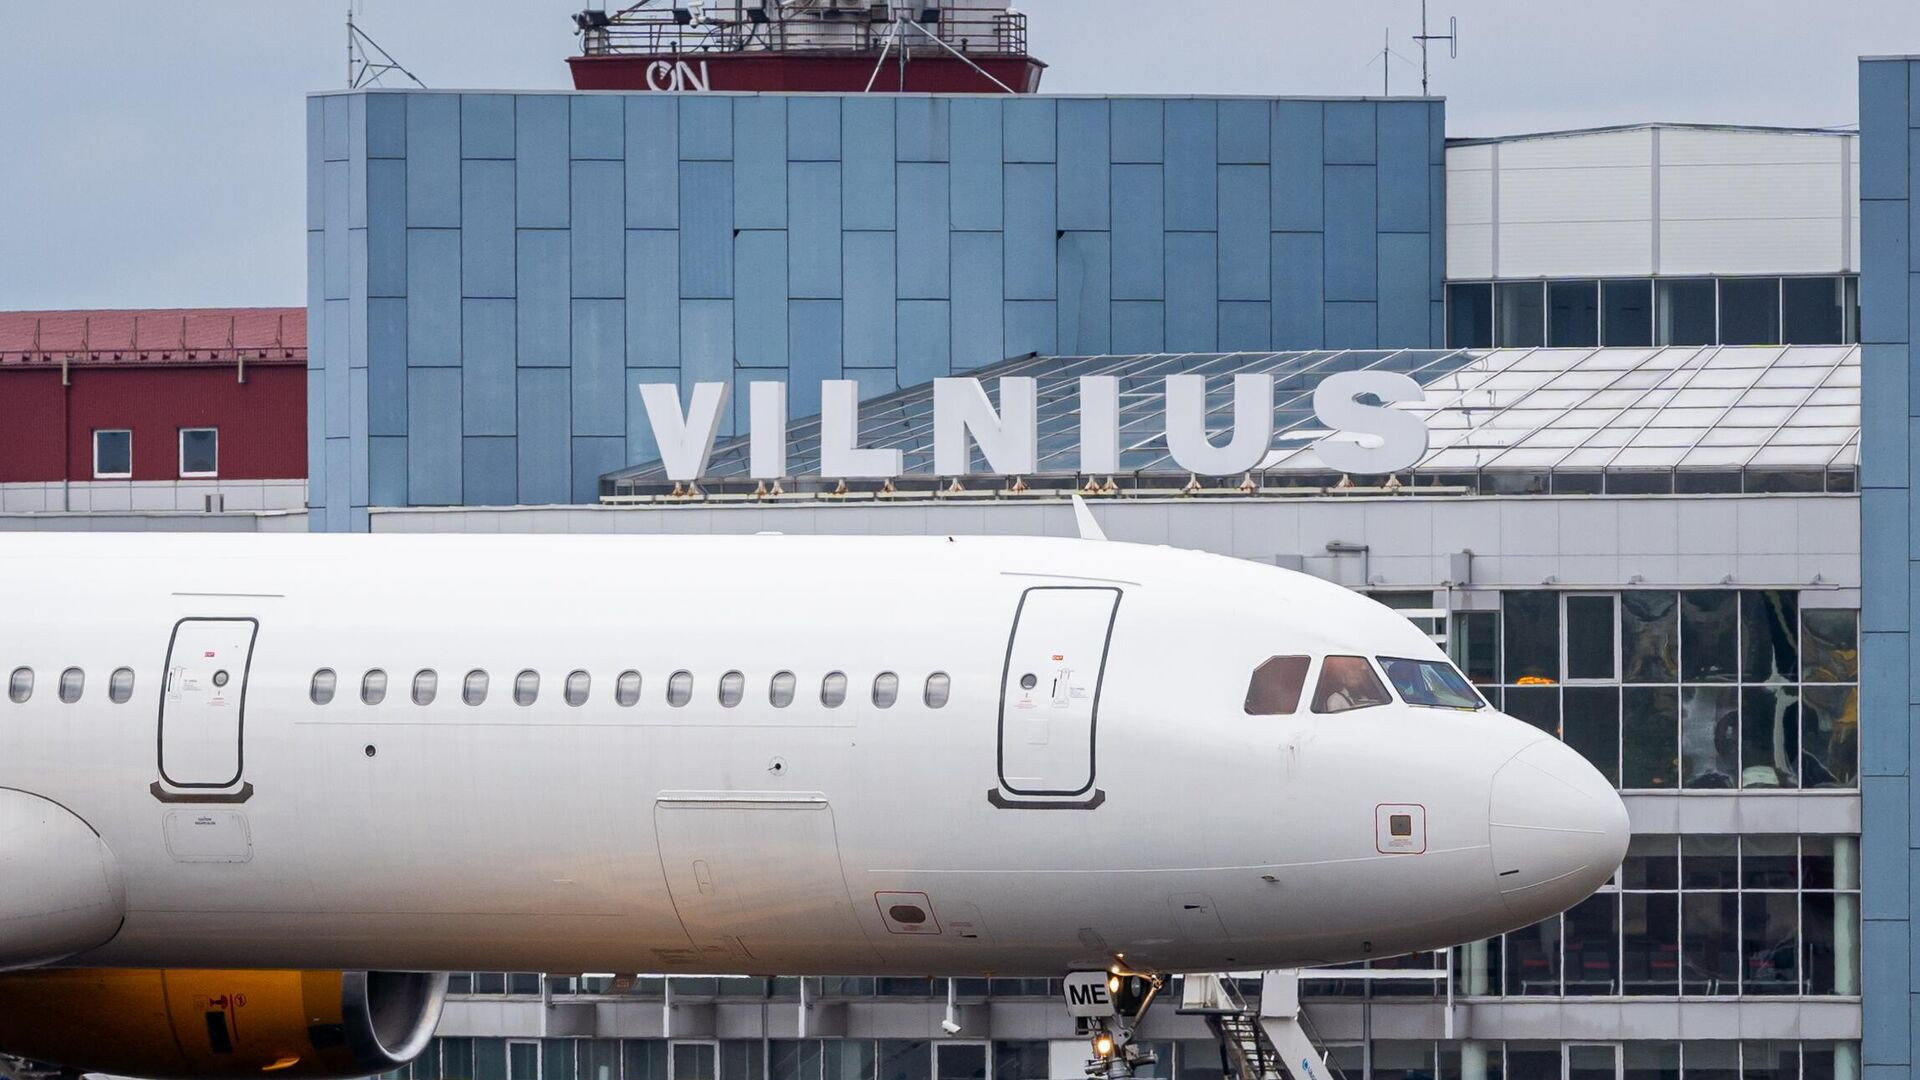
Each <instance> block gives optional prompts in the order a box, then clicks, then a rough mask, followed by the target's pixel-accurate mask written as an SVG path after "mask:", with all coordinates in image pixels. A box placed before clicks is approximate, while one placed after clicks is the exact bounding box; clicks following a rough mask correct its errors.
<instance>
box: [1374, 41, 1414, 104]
mask: <svg viewBox="0 0 1920 1080" xmlns="http://www.w3.org/2000/svg"><path fill="white" fill-rule="evenodd" d="M1395 60H1399V61H1400V62H1401V63H1403V64H1411V63H1413V61H1411V60H1409V59H1407V58H1406V57H1404V56H1401V55H1400V54H1399V53H1397V52H1394V51H1393V28H1392V27H1388V28H1387V29H1385V30H1383V31H1381V33H1380V52H1379V53H1378V54H1376V55H1375V56H1374V58H1373V59H1372V60H1369V61H1367V66H1368V67H1372V66H1373V65H1374V64H1376V63H1378V64H1379V65H1380V96H1381V97H1392V96H1393V62H1394V61H1395Z"/></svg>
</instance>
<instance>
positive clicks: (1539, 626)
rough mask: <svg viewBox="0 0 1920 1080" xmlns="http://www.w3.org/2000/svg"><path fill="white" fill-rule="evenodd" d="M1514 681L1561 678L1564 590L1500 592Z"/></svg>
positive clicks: (1508, 669)
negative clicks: (1561, 598)
mask: <svg viewBox="0 0 1920 1080" xmlns="http://www.w3.org/2000/svg"><path fill="white" fill-rule="evenodd" d="M1500 614H1501V621H1502V622H1503V623H1504V624H1505V626H1504V630H1505V633H1504V635H1503V638H1504V643H1505V646H1506V650H1505V651H1506V663H1505V668H1506V674H1505V678H1506V681H1507V682H1510V683H1520V684H1526V683H1528V682H1559V681H1560V594H1558V593H1554V592H1548V591H1545V590H1535V591H1519V592H1506V593H1502V594H1501V595H1500Z"/></svg>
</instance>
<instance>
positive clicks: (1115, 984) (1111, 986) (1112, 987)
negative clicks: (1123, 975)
mask: <svg viewBox="0 0 1920 1080" xmlns="http://www.w3.org/2000/svg"><path fill="white" fill-rule="evenodd" d="M1119 992H1120V975H1119V973H1118V972H1115V973H1114V974H1112V975H1109V976H1107V993H1109V994H1117V993H1119Z"/></svg>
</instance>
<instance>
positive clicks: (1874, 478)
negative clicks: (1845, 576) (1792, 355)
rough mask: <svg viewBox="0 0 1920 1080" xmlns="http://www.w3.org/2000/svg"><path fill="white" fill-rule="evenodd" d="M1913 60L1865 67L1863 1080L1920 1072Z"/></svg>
mask: <svg viewBox="0 0 1920 1080" xmlns="http://www.w3.org/2000/svg"><path fill="white" fill-rule="evenodd" d="M1916 68H1920V59H1913V58H1892V59H1879V60H1864V61H1862V62H1861V64H1860V223H1861V237H1862V241H1863V247H1862V252H1861V254H1862V259H1863V265H1862V269H1861V275H1860V340H1861V341H1862V343H1863V345H1862V348H1861V372H1860V377H1861V391H1860V398H1861V405H1862V409H1861V431H1860V484H1861V495H1860V530H1861V533H1860V539H1861V561H1862V564H1863V565H1862V574H1863V577H1864V587H1863V588H1862V590H1861V593H1862V597H1863V603H1862V606H1861V613H1860V631H1861V634H1860V717H1861V725H1860V727H1861V732H1860V774H1861V775H1860V799H1861V815H1862V821H1861V833H1862V835H1861V841H1860V846H1861V851H1860V870H1861V887H1862V893H1861V919H1862V926H1861V947H1860V954H1861V958H1862V968H1861V977H1862V980H1863V983H1862V985H1863V989H1864V994H1863V995H1862V1004H1863V1008H1864V1013H1863V1016H1862V1023H1863V1028H1864V1030H1863V1035H1862V1040H1861V1059H1862V1063H1863V1066H1864V1068H1865V1070H1866V1075H1867V1077H1869V1078H1876V1077H1895V1076H1898V1077H1906V1076H1908V1075H1910V1073H1911V1070H1912V1065H1913V1062H1914V1061H1916V1060H1920V1057H1917V1056H1916V1055H1917V1054H1920V1050H1916V1047H1915V1040H1916V1037H1920V1030H1917V1029H1916V1028H1915V1026H1914V1023H1913V1016H1914V1013H1915V1011H1916V1010H1920V983H1916V978H1917V977H1920V965H1916V964H1915V963H1914V957H1913V955H1912V953H1911V947H1912V945H1913V933H1912V931H1913V921H1914V917H1915V905H1916V902H1917V901H1920V894H1917V893H1916V890H1915V889H1914V887H1913V881H1914V877H1915V875H1916V874H1917V873H1920V861H1917V860H1916V859H1915V857H1914V855H1915V852H1914V845H1915V843H1916V838H1915V837H1914V835H1913V822H1914V819H1915V816H1916V815H1915V806H1914V803H1913V802H1912V798H1913V796H1914V794H1915V791H1914V788H1913V784H1912V777H1913V771H1914V765H1915V762H1914V756H1913V755H1914V750H1915V746H1914V741H1913V739H1912V737H1911V732H1912V726H1913V720H1914V718H1915V717H1916V716H1920V711H1917V706H1916V703H1920V685H1915V684H1914V683H1913V681H1912V675H1913V674H1914V673H1916V672H1920V663H1916V662H1915V656H1914V653H1913V649H1914V647H1915V645H1916V644H1920V638H1915V637H1914V635H1913V634H1912V633H1911V628H1912V624H1913V614H1912V607H1913V601H1912V589H1913V586H1914V583H1915V582H1916V581H1920V578H1917V577H1916V576H1915V575H1914V572H1913V570H1914V566H1913V563H1914V560H1915V559H1916V558H1920V548H1916V533H1915V529H1914V523H1913V520H1912V518H1911V517H1910V509H1911V502H1912V500H1911V488H1912V478H1911V466H1910V455H1911V454H1912V452H1913V451H1914V449H1915V447H1916V446H1920V443H1916V441H1915V439H1914V438H1913V431H1914V426H1915V424H1917V423H1920V402H1916V401H1915V400H1914V399H1913V398H1912V397H1911V396H1910V391H1911V389H1912V387H1913V385H1914V383H1913V379H1912V371H1913V367H1914V359H1915V356H1914V351H1913V346H1912V341H1913V334H1912V330H1911V311H1910V307H1911V301H1910V298H1911V297H1913V296H1915V295H1920V273H1917V272H1916V271H1920V267H1917V266H1916V265H1915V263H1914V261H1913V252H1914V243H1913V237H1912V233H1911V232H1910V229H1911V228H1912V225H1913V223H1914V217H1913V214H1912V212H1911V193H1912V192H1913V190H1914V188H1915V185H1916V183H1920V161H1916V160H1915V159H1914V158H1913V157H1912V156H1910V150H1911V148H1913V147H1916V146H1920V140H1916V139H1915V137H1914V134H1913V132H1912V130H1911V129H1912V128H1913V126H1914V125H1916V124H1920V109H1916V108H1915V102H1914V99H1913V94H1914V93H1915V92H1916V91H1920V71H1916Z"/></svg>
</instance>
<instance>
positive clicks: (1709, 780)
mask: <svg viewBox="0 0 1920 1080" xmlns="http://www.w3.org/2000/svg"><path fill="white" fill-rule="evenodd" d="M1739 733H1740V699H1739V694H1738V692H1737V691H1736V690H1734V688H1733V687H1730V686H1688V687H1683V688H1681V691H1680V767H1681V775H1682V776H1683V777H1684V780H1683V781H1682V786H1684V787H1689V788H1730V787H1734V786H1735V783H1734V779H1735V777H1734V774H1735V770H1736V769H1737V768H1738V767H1739V753H1740V742H1739Z"/></svg>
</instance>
